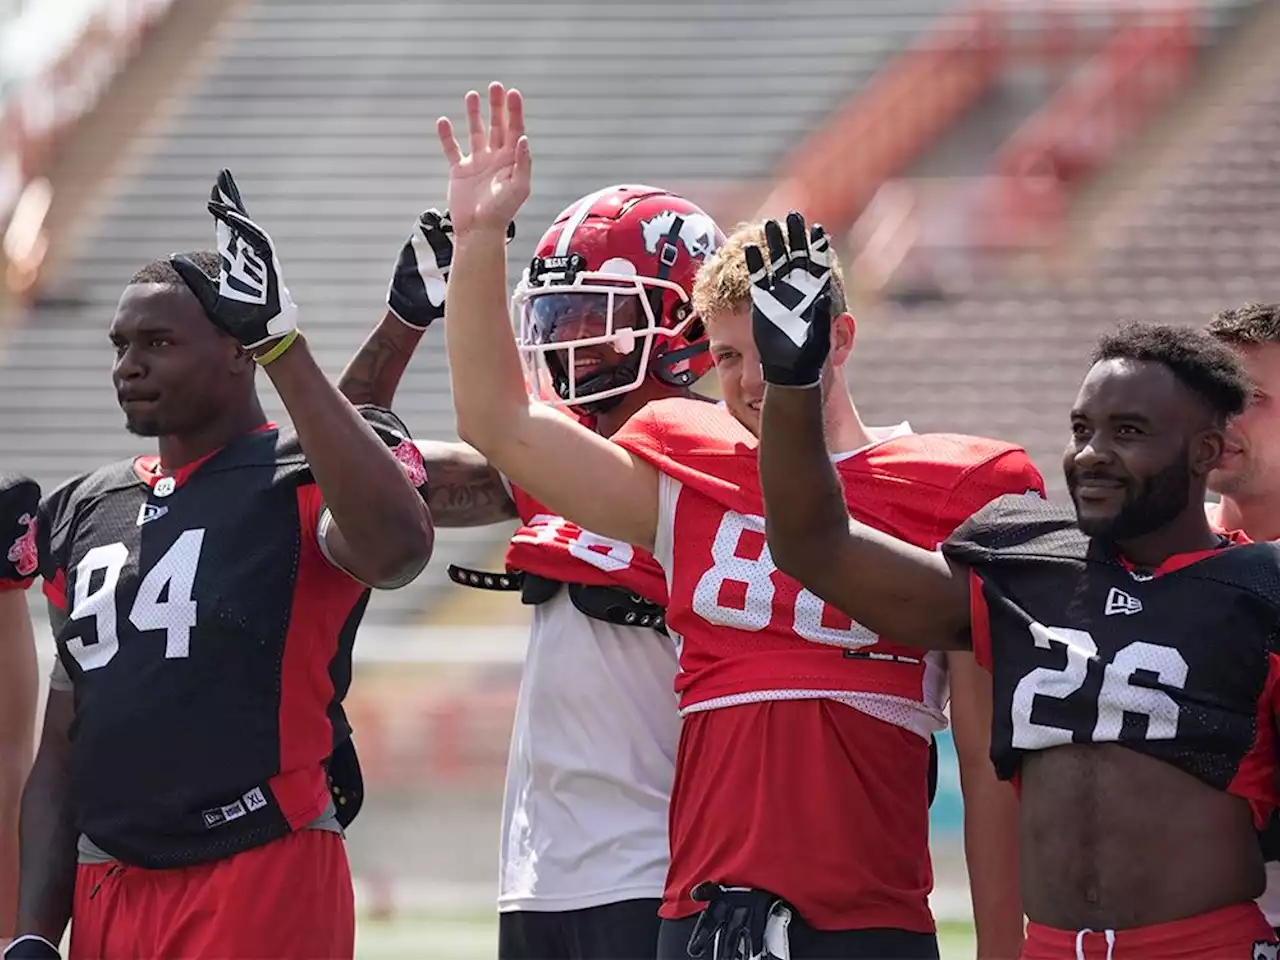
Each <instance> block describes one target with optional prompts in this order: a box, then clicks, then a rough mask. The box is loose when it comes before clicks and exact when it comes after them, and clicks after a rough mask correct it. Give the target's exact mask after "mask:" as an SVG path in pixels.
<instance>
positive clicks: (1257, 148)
mask: <svg viewBox="0 0 1280 960" xmlns="http://www.w3.org/2000/svg"><path fill="white" fill-rule="evenodd" d="M1241 12H1242V14H1243V21H1242V23H1241V25H1240V26H1239V27H1237V28H1236V29H1235V30H1233V31H1230V32H1227V33H1226V34H1225V39H1224V40H1223V42H1222V44H1221V46H1220V47H1219V48H1218V49H1216V50H1214V51H1212V52H1211V54H1210V55H1209V57H1208V58H1207V60H1206V63H1207V64H1208V65H1211V66H1212V70H1202V71H1201V73H1200V76H1199V78H1198V80H1197V81H1196V82H1195V83H1193V85H1192V86H1191V87H1190V88H1189V89H1188V91H1187V92H1186V94H1185V95H1184V96H1182V97H1180V98H1179V99H1178V101H1177V102H1176V103H1175V104H1174V105H1173V106H1172V107H1171V108H1170V109H1168V110H1167V111H1165V112H1164V114H1163V116H1162V117H1161V118H1160V119H1159V120H1158V121H1157V122H1155V123H1154V124H1153V125H1152V127H1151V129H1149V130H1147V131H1145V132H1144V133H1143V134H1142V135H1140V136H1139V137H1138V138H1137V139H1136V140H1135V141H1134V142H1133V143H1132V144H1131V145H1130V146H1129V147H1128V148H1127V149H1126V150H1125V151H1124V152H1123V153H1121V154H1120V156H1119V157H1118V158H1117V159H1116V162H1115V164H1114V167H1113V169H1110V170H1107V171H1103V172H1102V173H1101V174H1100V175H1099V176H1098V178H1097V180H1096V181H1095V182H1094V183H1092V184H1090V185H1089V186H1088V187H1087V189H1085V190H1084V191H1083V193H1082V195H1081V198H1080V202H1079V204H1078V206H1077V207H1076V208H1075V209H1074V210H1073V211H1072V217H1073V219H1072V220H1070V221H1069V222H1068V223H1067V225H1066V230H1065V231H1064V233H1063V236H1062V238H1061V239H1062V243H1061V245H1060V246H1059V247H1058V248H1057V249H1056V250H1051V251H1049V254H1050V255H1049V256H1044V257H1041V256H1037V257H1035V258H1032V259H1029V260H1026V261H1025V262H1016V263H1012V264H1009V263H1006V264H1005V265H1003V266H1001V267H997V268H995V269H990V270H987V271H986V272H979V271H974V272H972V273H969V274H965V273H964V272H963V271H962V272H960V273H957V274H954V275H951V276H949V277H948V278H947V282H946V283H945V284H944V285H943V289H941V290H940V291H939V292H938V293H937V295H936V296H935V297H934V298H933V299H932V300H931V301H929V302H922V303H902V302H889V301H884V302H878V303H874V304H871V305H867V306H863V307H862V308H861V309H860V310H859V327H858V347H857V350H856V351H855V354H854V360H853V363H852V367H851V371H850V377H851V381H852V382H853V383H854V385H855V391H856V395H857V397H858V399H859V406H860V409H861V410H862V413H863V415H864V417H866V418H867V419H868V420H870V421H871V422H876V423H880V422H886V421H896V420H899V419H902V418H909V419H910V420H911V421H912V423H913V425H914V426H915V427H916V429H918V430H920V429H923V430H947V431H955V432H964V433H974V434H982V435H987V436H996V437H1000V438H1003V439H1007V440H1011V441H1014V442H1017V443H1020V444H1023V445H1024V446H1026V447H1027V449H1028V450H1029V451H1030V452H1031V453H1032V456H1033V457H1034V459H1035V460H1036V462H1037V464H1038V465H1039V466H1040V468H1041V470H1042V471H1043V472H1044V474H1045V477H1046V479H1047V480H1048V482H1049V485H1050V489H1051V490H1054V491H1058V492H1060V491H1061V489H1062V480H1061V475H1062V471H1061V469H1060V467H1059V463H1060V458H1061V450H1062V445H1063V443H1064V442H1065V436H1066V411H1067V410H1068V409H1069V406H1070V403H1071V401H1072V399H1073V398H1074V396H1075V393H1076V388H1077V386H1078V384H1079V380H1080V377H1081V376H1082V374H1083V372H1084V369H1085V366H1086V362H1087V356H1088V354H1089V351H1090V350H1091V348H1092V344H1093V341H1094V340H1095V339H1096V337H1097V336H1098V334H1100V333H1101V332H1103V331H1105V330H1107V329H1109V328H1111V327H1113V326H1114V325H1115V323H1116V322H1117V321H1118V320H1120V319H1125V318H1133V319H1149V320H1158V321H1164V322H1180V323H1190V324H1200V323H1203V322H1205V321H1206V320H1207V319H1208V318H1209V316H1210V315H1211V314H1212V313H1213V312H1215V311H1217V310H1219V309H1222V308H1223V307H1227V306H1236V305H1239V304H1241V303H1243V302H1245V301H1247V300H1250V299H1270V300H1274V299H1276V297H1277V289H1276V287H1275V284H1274V281H1273V279H1272V278H1273V277H1274V276H1275V275H1276V272H1277V268H1280V244H1278V243H1277V240H1280V228H1277V227H1276V225H1275V224H1276V215H1277V211H1280V176H1277V170H1278V166H1277V164H1278V163H1280V161H1278V160H1277V157H1280V61H1277V60H1276V59H1275V57H1274V50H1275V45H1276V43H1277V41H1280V5H1276V4H1274V3H1266V4H1261V5H1259V6H1258V7H1257V8H1256V9H1254V10H1251V11H1241Z"/></svg>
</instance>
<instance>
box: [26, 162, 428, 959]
mask: <svg viewBox="0 0 1280 960" xmlns="http://www.w3.org/2000/svg"><path fill="white" fill-rule="evenodd" d="M208 208H209V211H210V212H211V213H212V214H213V216H214V217H215V219H216V222H217V231H216V232H217V241H218V251H217V253H212V252H209V253H196V254H192V255H175V256H174V257H172V258H170V259H168V260H162V261H157V262H155V263H153V264H150V265H148V266H147V267H145V268H143V269H142V270H141V271H140V272H139V273H138V274H137V275H136V276H135V277H134V279H133V281H132V282H131V283H130V284H129V285H128V287H127V288H126V289H125V291H124V294H123V295H122V296H121V298H120V303H119V306H118V307H117V310H116V314H115V317H114V319H113V320H112V322H111V327H110V331H109V337H110V340H111V343H112V345H113V347H114V348H115V362H114V365H113V368H112V379H113V382H114V385H115V389H116V393H117V396H118V398H119V402H120V407H121V409H122V410H123V412H124V417H125V424H126V426H127V427H128V429H129V430H130V431H131V432H133V433H135V434H137V435H139V436H145V437H155V438H156V440H157V446H158V450H157V453H158V455H155V456H143V457H138V458H135V459H132V460H127V461H123V462H121V463H116V464H112V465H109V466H106V467H102V468H100V469H98V470H95V471H93V472H91V473H89V474H86V475H84V476H80V477H76V478H75V479H73V480H71V481H69V482H67V483H65V484H64V485H62V486H61V487H60V488H58V489H57V490H56V491H54V492H53V493H52V494H50V495H49V496H48V497H47V498H46V500H45V501H44V503H43V504H42V505H41V510H40V515H39V519H38V527H37V533H38V536H39V539H40V547H41V549H40V562H41V565H42V570H41V572H42V574H43V577H44V580H45V593H46V594H47V596H48V598H49V605H50V617H51V620H52V623H53V627H54V634H55V638H56V641H57V647H58V661H57V663H58V667H57V668H56V669H55V675H54V677H53V678H52V681H51V686H52V690H51V692H50V695H49V702H48V708H47V710H46V712H45V722H44V734H43V737H42V739H41V742H40V747H39V750H38V752H37V757H36V761H35V765H34V767H33V771H32V774H31V777H30V780H29V781H28V785H27V788H26V791H25V795H24V797H23V809H22V863H21V881H20V888H19V907H18V923H17V928H16V930H17V933H18V934H19V936H18V938H17V939H16V940H15V941H14V943H13V944H12V945H10V947H9V949H8V952H7V955H8V956H11V957H15V956H56V955H57V954H56V950H55V948H54V946H53V945H54V944H57V943H58V942H59V940H60V938H61V937H62V935H63V931H64V928H65V927H66V924H67V922H68V919H70V921H71V946H70V950H71V956H72V957H102V956H148V957H227V956H242V957H251V956H252V957H263V956H272V957H298V958H303V957H320V956H323V957H350V956H352V954H353V951H354V923H355V917H354V907H353V898H352V887H351V875H350V870H349V867H348V864H347V858H346V852H345V849H344V841H343V836H342V829H343V826H344V825H345V824H346V823H349V822H350V819H351V817H352V816H354V810H355V808H356V807H357V806H358V800H359V794H358V787H359V777H358V766H357V765H356V761H355V756H354V751H353V749H352V746H351V741H350V729H349V727H348V726H347V724H346V720H345V718H344V716H343V713H342V706H341V703H342V698H343V696H344V694H345V693H346V689H347V685H348V684H349V682H350V676H351V644H352V641H353V638H354V633H355V629H356V627H357V625H358V624H359V622H360V619H361V616H362V614H363V611H364V608H365V605H366V604H367V602H368V598H369V592H370V588H371V587H380V588H393V587H397V586H400V585H402V584H404V583H406V582H408V581H409V580H411V579H412V578H413V577H415V576H416V575H417V573H418V572H419V571H420V570H421V569H422V567H423V565H424V564H425V563H426V562H427V560H428V558H429V556H430V553H431V548H432V542H433V530H432V526H431V521H430V516H429V515H428V513H427V510H426V507H425V505H424V503H423V499H422V497H423V492H422V491H420V489H418V488H421V487H424V486H425V482H426V478H425V475H424V471H423V468H422V459H421V457H420V455H419V454H418V452H417V449H416V448H415V447H414V446H413V444H412V442H411V441H410V440H409V438H408V436H407V435H406V434H405V433H404V430H403V427H402V426H401V425H400V424H399V422H398V421H397V420H396V418H395V417H394V416H393V415H392V414H391V413H390V412H389V411H386V410H379V409H376V408H365V409H364V410H361V411H357V410H356V408H355V407H353V406H352V405H351V404H350V403H349V402H348V401H347V400H346V399H345V398H344V397H343V396H342V395H341V394H340V393H339V392H338V391H337V389H336V388H335V387H334V386H333V385H332V384H331V383H330V382H329V380H328V379H327V378H326V376H325V375H324V373H323V371H322V370H321V369H320V367H319V366H318V365H317V364H316V362H315V360H314V359H313V357H312V356H311V353H310V351H309V350H308V348H307V343H306V340H305V338H304V337H303V336H302V335H301V332H300V330H299V328H298V325H297V318H298V310H297V307H296V306H295V305H294V303H293V301H292V299H291V297H290V295H289V291H288V289H287V288H286V287H285V285H284V281H283V279H282V277H281V273H280V264H279V261H278V260H277V257H276V251H275V248H274V246H273V244H272V242H271V240H270V238H269V237H268V236H267V234H266V233H265V232H264V231H263V230H262V229H261V228H260V227H259V226H257V225H256V224H255V223H254V222H253V221H252V220H250V219H249V217H248V215H247V214H246V213H245V211H244V206H243V204H242V202H241V200H240V196H239V192H238V190H237V189H236V186H235V183H234V181H233V180H232V179H231V175H230V174H229V173H228V172H227V171H223V172H222V173H221V174H220V175H219V177H218V181H217V184H216V185H215V187H214V189H213V192H212V199H211V200H210V202H209V205H208ZM258 367H262V368H263V369H264V370H265V372H266V375H267V376H268V377H270V379H271V382H272V384H273V385H274V386H275V388H276V390H277V391H278V392H279V395H280V397H281V398H282V400H283V401H284V403H285V406H286V408H287V410H288V412H289V414H290V417H291V419H292V421H293V425H294V429H295V431H296V433H295V432H290V431H284V430H281V429H278V428H277V427H276V426H275V424H273V423H270V422H268V421H267V419H266V417H265V416H264V415H263V411H262V406H261V404H260V403H259V399H258V393H257V388H256V386H255V376H254V375H255V371H256V370H257V368H258ZM330 780H332V786H331V784H330Z"/></svg>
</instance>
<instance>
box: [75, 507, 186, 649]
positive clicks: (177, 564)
mask: <svg viewBox="0 0 1280 960" xmlns="http://www.w3.org/2000/svg"><path fill="white" fill-rule="evenodd" d="M203 545H204V529H203V528H200V529H198V530H185V531H183V533H182V535H181V536H180V537H178V539H177V540H175V541H174V543H173V546H171V547H170V548H169V549H168V550H166V551H165V553H164V556H162V557H161V558H160V559H159V560H157V561H156V562H155V564H154V565H153V566H152V567H151V569H150V570H148V571H147V574H146V576H145V577H143V578H142V582H141V583H140V584H139V585H138V592H137V595H136V596H135V597H134V599H133V609H132V610H130V611H129V622H130V623H131V624H133V626H134V627H135V628H136V629H138V630H140V631H143V632H147V631H151V630H163V631H164V632H165V643H164V655H165V658H166V659H182V658H184V657H186V656H188V655H189V653H190V647H191V628H192V627H194V626H195V625H196V602H195V600H194V599H192V596H191V593H192V590H193V588H194V587H195V582H196V570H197V569H198V568H199V566H200V550H201V547H202V546H203ZM128 560H129V548H128V547H126V546H125V545H124V544H123V543H109V544H106V545H105V546H101V547H94V548H93V549H92V550H90V551H89V552H88V553H86V554H85V555H84V557H82V558H81V560H80V562H79V563H78V564H76V576H75V592H74V594H73V598H72V599H73V603H72V607H71V613H70V619H72V620H87V619H92V620H93V621H94V628H95V631H96V633H97V635H98V639H97V642H96V643H85V642H84V639H83V638H81V637H72V638H71V639H70V640H68V641H67V650H68V652H70V654H71V655H72V656H73V657H75V658H76V662H77V663H78V664H80V669H82V670H97V669H99V668H100V667H105V666H106V665H107V664H108V663H110V662H111V661H112V659H113V658H114V657H115V655H116V653H117V651H119V649H120V636H119V631H118V624H117V621H116V617H117V611H116V587H117V586H118V585H119V583H120V573H121V571H123V570H124V567H125V564H126V563H127V562H128ZM98 573H101V574H102V582H101V583H100V584H99V585H98V588H97V589H96V590H94V591H93V592H90V591H89V587H90V585H91V584H92V582H93V579H94V577H95V575H96V574H98ZM162 597H163V599H161V598H162Z"/></svg>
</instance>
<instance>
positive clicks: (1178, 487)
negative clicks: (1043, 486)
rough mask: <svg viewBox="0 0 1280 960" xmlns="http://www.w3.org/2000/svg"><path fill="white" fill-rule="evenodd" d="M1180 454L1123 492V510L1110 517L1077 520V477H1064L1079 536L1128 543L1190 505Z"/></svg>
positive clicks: (1187, 476)
mask: <svg viewBox="0 0 1280 960" xmlns="http://www.w3.org/2000/svg"><path fill="white" fill-rule="evenodd" d="M1187 453H1188V451H1184V452H1183V454H1182V455H1180V456H1178V457H1176V458H1175V459H1174V461H1173V462H1172V463H1170V464H1169V465H1168V466H1167V467H1165V468H1164V469H1162V470H1160V471H1158V472H1156V473H1154V474H1152V475H1151V476H1150V477H1148V478H1147V479H1146V480H1144V481H1143V482H1142V483H1141V484H1139V485H1137V486H1131V487H1130V488H1129V490H1128V491H1127V495H1126V497H1125V502H1124V506H1122V507H1121V508H1120V510H1119V512H1118V513H1116V514H1115V515H1114V516H1111V517H1080V516H1079V512H1080V511H1079V503H1078V501H1077V500H1076V486H1077V483H1078V474H1077V472H1075V471H1072V473H1070V474H1069V475H1068V476H1067V490H1068V491H1069V492H1070V493H1071V500H1072V502H1073V503H1075V504H1076V514H1077V522H1078V524H1079V527H1080V530H1081V532H1083V533H1085V534H1086V535H1088V536H1090V537H1100V538H1103V539H1106V540H1132V539H1133V538H1135V537H1141V536H1145V535H1147V534H1149V533H1153V532H1155V531H1156V530H1159V529H1160V528H1161V527H1164V526H1168V525H1169V524H1170V523H1172V522H1173V521H1174V519H1176V518H1177V516H1178V515H1179V514H1180V513H1182V511H1184V510H1185V509H1186V508H1187V504H1188V503H1190V501H1191V467H1190V465H1189V464H1188V462H1187V456H1186V454H1187Z"/></svg>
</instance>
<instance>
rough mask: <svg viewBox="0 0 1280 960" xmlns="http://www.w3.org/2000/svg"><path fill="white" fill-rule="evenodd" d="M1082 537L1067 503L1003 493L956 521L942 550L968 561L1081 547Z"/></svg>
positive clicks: (1008, 559)
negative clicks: (975, 511) (958, 522)
mask: <svg viewBox="0 0 1280 960" xmlns="http://www.w3.org/2000/svg"><path fill="white" fill-rule="evenodd" d="M1083 542H1084V538H1083V537H1082V535H1081V534H1080V532H1079V530H1078V529H1077V528H1076V518H1075V512H1074V511H1073V510H1072V509H1071V508H1070V507H1064V506H1062V505H1061V504H1056V503H1051V502H1049V501H1047V500H1043V499H1041V498H1040V497H1038V496H1029V495H1026V494H1006V495H1005V496H1003V497H999V498H997V499H995V500H993V501H991V502H990V503H989V504H987V505H986V506H985V507H983V508H982V509H981V510H979V511H978V512H977V513H975V514H974V515H973V516H971V517H970V518H969V519H968V520H966V521H965V522H964V523H963V524H961V525H960V527H958V528H957V529H956V531H955V533H953V534H952V535H951V536H950V537H948V538H947V539H946V540H945V541H943V544H942V548H941V549H942V552H943V554H944V555H945V556H946V557H947V558H948V559H951V560H954V561H956V562H958V563H963V564H965V565H967V566H971V567H982V566H984V565H988V564H991V563H996V562H1017V561H1018V560H1020V559H1028V560H1034V559H1037V558H1044V557H1046V556H1066V555H1074V554H1077V553H1079V551H1080V549H1081V545H1082V543H1083Z"/></svg>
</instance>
